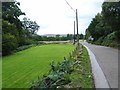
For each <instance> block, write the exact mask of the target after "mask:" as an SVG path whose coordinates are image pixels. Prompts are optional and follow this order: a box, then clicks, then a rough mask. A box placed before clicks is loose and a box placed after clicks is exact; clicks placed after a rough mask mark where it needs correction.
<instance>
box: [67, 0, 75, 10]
mask: <svg viewBox="0 0 120 90" xmlns="http://www.w3.org/2000/svg"><path fill="white" fill-rule="evenodd" d="M65 2H66V3H67V5H68V6H69V7H70V8H71V9H72V10H73V11H74V12H75V10H74V9H73V8H72V6H71V5H70V4H69V3H68V1H67V0H65Z"/></svg>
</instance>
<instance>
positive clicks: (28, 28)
mask: <svg viewBox="0 0 120 90" xmlns="http://www.w3.org/2000/svg"><path fill="white" fill-rule="evenodd" d="M19 5H20V3H19V2H16V1H15V2H2V55H7V54H9V53H11V52H12V51H13V50H15V49H16V48H18V47H20V46H23V45H29V44H32V43H34V40H36V36H37V35H36V32H37V30H38V29H39V27H40V26H39V25H38V24H37V23H36V22H35V21H31V20H30V19H28V18H26V17H25V18H23V20H22V21H20V19H19V16H21V15H25V13H24V12H22V11H21V9H20V8H19Z"/></svg>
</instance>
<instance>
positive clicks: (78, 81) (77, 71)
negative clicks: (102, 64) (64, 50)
mask: <svg viewBox="0 0 120 90" xmlns="http://www.w3.org/2000/svg"><path fill="white" fill-rule="evenodd" d="M76 53H80V52H79V51H77V52H76ZM80 54H81V55H79V54H77V55H78V56H77V61H75V62H76V63H75V64H74V70H73V72H72V74H70V79H71V83H70V84H69V86H70V87H72V88H94V83H93V76H92V72H91V65H90V59H89V55H88V52H87V50H86V48H85V47H84V46H82V53H80Z"/></svg>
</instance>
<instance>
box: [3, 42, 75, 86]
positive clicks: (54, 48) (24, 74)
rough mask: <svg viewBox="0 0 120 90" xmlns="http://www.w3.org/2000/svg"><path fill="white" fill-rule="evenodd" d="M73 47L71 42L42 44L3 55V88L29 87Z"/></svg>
mask: <svg viewBox="0 0 120 90" xmlns="http://www.w3.org/2000/svg"><path fill="white" fill-rule="evenodd" d="M73 49H74V46H73V45H71V44H50V45H41V46H36V47H32V48H29V49H27V50H23V51H20V52H17V53H15V54H13V55H10V56H5V57H3V59H2V70H3V72H2V84H3V88H29V86H30V82H31V81H34V80H36V79H37V78H38V76H40V77H41V76H42V75H44V74H46V73H47V72H48V70H49V64H50V63H51V62H52V61H53V60H54V61H55V62H58V61H62V60H63V57H67V56H68V55H69V53H70V52H71V51H72V50H73Z"/></svg>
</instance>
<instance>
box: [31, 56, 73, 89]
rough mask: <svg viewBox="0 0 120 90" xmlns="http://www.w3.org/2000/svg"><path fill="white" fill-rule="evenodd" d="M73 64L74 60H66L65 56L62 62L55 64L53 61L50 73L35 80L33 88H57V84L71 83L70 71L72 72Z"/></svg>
mask: <svg viewBox="0 0 120 90" xmlns="http://www.w3.org/2000/svg"><path fill="white" fill-rule="evenodd" d="M72 65H73V62H72V61H71V60H66V59H65V58H64V61H63V62H61V63H57V64H55V63H54V62H52V63H51V64H50V70H49V73H48V75H47V76H45V75H43V77H42V78H38V80H37V81H34V82H33V83H32V85H31V89H36V90H37V88H39V89H41V88H57V86H61V85H65V84H68V83H70V78H69V73H71V72H72V70H71V66H72Z"/></svg>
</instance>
